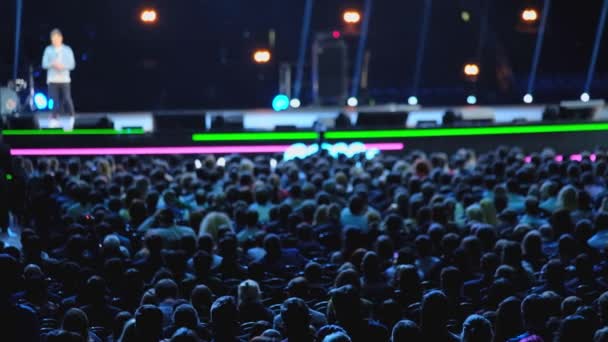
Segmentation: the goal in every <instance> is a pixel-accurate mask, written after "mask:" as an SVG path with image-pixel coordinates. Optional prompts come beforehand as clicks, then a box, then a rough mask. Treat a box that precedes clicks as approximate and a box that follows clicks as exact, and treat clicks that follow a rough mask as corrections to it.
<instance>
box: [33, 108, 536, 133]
mask: <svg viewBox="0 0 608 342" xmlns="http://www.w3.org/2000/svg"><path fill="white" fill-rule="evenodd" d="M544 108H545V106H542V105H531V106H523V105H522V106H497V107H484V106H466V107H456V108H453V109H455V110H457V111H460V112H461V113H462V114H463V116H464V117H465V119H466V118H469V119H475V118H488V117H491V118H493V119H494V120H495V122H496V123H498V124H506V123H510V122H513V121H514V120H522V121H524V120H525V121H528V122H535V121H540V120H541V119H542V113H543V110H544ZM447 109H448V108H445V107H443V108H440V107H437V108H421V107H418V106H407V105H382V106H373V107H359V108H357V109H356V110H354V109H352V108H342V107H308V108H302V109H297V110H288V111H283V112H275V111H272V110H268V109H244V110H214V109H212V110H201V111H200V113H206V114H207V115H206V118H205V120H206V121H207V122H206V124H207V125H206V126H207V127H210V126H211V120H213V117H214V116H218V115H221V116H242V118H243V126H244V128H245V130H254V131H259V130H262V131H272V130H274V129H275V127H277V126H294V127H296V128H298V129H310V128H312V126H313V124H314V122H315V121H317V120H320V121H323V122H332V121H333V120H334V119H335V118H336V116H337V115H338V114H339V113H346V114H347V115H348V116H349V117H350V119H351V122H352V123H353V124H354V123H356V121H357V117H358V115H359V113H360V112H366V113H387V112H388V113H391V112H409V116H408V120H407V124H406V125H407V127H416V124H417V123H418V122H419V121H425V122H430V121H434V122H436V123H440V122H441V119H442V117H443V114H444V113H445V111H446V110H447ZM171 112H175V113H179V111H171ZM188 112H190V113H192V112H193V111H191V110H189V111H188ZM77 116H78V117H84V116H88V117H103V116H107V117H108V118H110V119H111V120H112V121H113V122H114V125H115V128H116V129H124V128H129V127H141V128H143V129H144V131H146V132H152V131H153V130H154V118H153V116H154V113H153V112H117V113H104V112H99V113H79V114H78V115H77ZM36 119H37V120H38V122H39V127H41V128H48V127H49V115H48V113H37V114H36ZM60 123H61V126H62V127H67V125H68V123H69V121H68V118H67V117H62V118H61V119H60Z"/></svg>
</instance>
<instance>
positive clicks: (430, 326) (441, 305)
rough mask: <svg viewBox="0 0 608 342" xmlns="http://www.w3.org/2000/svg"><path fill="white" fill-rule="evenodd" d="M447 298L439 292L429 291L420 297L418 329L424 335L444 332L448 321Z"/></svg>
mask: <svg viewBox="0 0 608 342" xmlns="http://www.w3.org/2000/svg"><path fill="white" fill-rule="evenodd" d="M447 311H448V298H447V297H446V295H445V294H443V292H441V291H437V290H434V291H430V292H428V293H427V294H425V295H424V297H422V303H421V307H420V327H421V328H422V332H423V334H424V335H426V336H428V335H429V334H430V335H435V334H437V333H440V332H443V331H445V329H447V328H446V324H447V320H448V314H447Z"/></svg>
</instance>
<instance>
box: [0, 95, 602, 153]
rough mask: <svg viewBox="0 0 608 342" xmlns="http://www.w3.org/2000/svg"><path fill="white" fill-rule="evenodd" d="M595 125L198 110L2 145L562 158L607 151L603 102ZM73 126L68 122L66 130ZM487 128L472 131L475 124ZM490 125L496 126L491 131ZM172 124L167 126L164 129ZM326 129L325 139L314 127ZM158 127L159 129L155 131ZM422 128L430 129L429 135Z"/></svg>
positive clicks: (426, 112) (529, 116)
mask: <svg viewBox="0 0 608 342" xmlns="http://www.w3.org/2000/svg"><path fill="white" fill-rule="evenodd" d="M596 105H597V106H598V110H597V112H596V114H595V116H594V120H595V121H586V122H567V123H566V122H551V123H547V122H542V121H541V120H542V114H543V111H544V109H545V106H540V105H538V106H504V107H500V106H496V107H483V106H468V107H462V108H454V110H456V111H458V112H460V113H462V116H463V119H464V120H465V121H464V125H460V126H456V127H450V128H444V127H441V120H442V117H443V115H444V113H445V111H446V110H447V108H421V107H412V106H406V105H384V106H374V107H359V108H357V109H356V110H354V109H353V108H337V107H336V108H325V107H319V108H304V109H298V110H289V111H284V112H274V111H271V110H264V109H254V110H200V111H193V110H189V111H172V112H164V113H163V114H162V115H164V117H165V120H167V118H168V120H171V118H172V115H175V117H176V119H175V120H179V116H180V115H184V114H187V115H192V116H193V117H195V118H196V120H204V121H205V122H204V124H203V123H202V122H201V125H200V126H201V127H203V128H201V129H196V128H190V127H183V128H181V129H176V128H174V127H173V126H174V124H176V122H171V123H172V124H171V125H170V126H172V128H171V129H167V128H166V127H155V114H157V113H153V112H132V113H82V114H79V115H78V116H77V121H78V120H79V119H81V118H86V119H87V120H88V121H91V120H92V121H95V119H96V118H104V117H107V118H108V119H110V120H111V121H112V122H113V128H85V129H82V128H76V129H73V130H64V129H49V128H48V114H47V113H38V114H36V116H35V120H36V121H37V123H38V125H39V127H40V129H5V130H4V131H3V141H4V142H5V143H7V144H8V145H9V146H10V147H11V152H12V154H13V155H15V156H61V155H83V156H92V155H132V154H133V155H135V154H138V155H144V154H145V155H161V154H232V153H253V154H256V153H258V154H259V153H283V152H285V151H286V150H287V149H288V148H289V147H290V146H292V145H293V144H304V145H312V144H316V143H318V142H319V141H322V142H325V143H328V144H334V145H335V144H340V143H346V144H350V143H362V144H364V146H365V148H366V149H376V150H380V151H385V152H390V153H393V152H398V151H402V150H404V149H407V150H412V149H420V150H425V151H429V152H431V151H444V152H452V151H455V150H456V149H458V148H461V147H468V148H474V149H476V150H479V151H483V150H488V149H492V148H495V147H497V146H499V145H517V146H521V147H522V148H524V149H525V150H528V151H538V150H540V149H542V148H543V147H552V148H554V149H556V150H557V151H559V152H560V153H565V154H566V153H567V154H570V153H578V152H581V151H582V150H592V149H594V148H596V147H600V146H604V147H605V145H606V142H607V141H608V115H607V112H606V108H605V107H604V105H603V102H601V103H596ZM404 112H407V113H409V115H408V116H407V121H406V122H405V123H403V125H400V126H395V125H392V126H389V127H382V124H380V125H377V126H375V127H373V128H369V127H357V126H355V124H356V123H357V120H358V118H359V115H361V113H366V115H368V116H369V115H371V117H372V118H373V116H374V115H378V118H383V117H385V116H383V115H386V114H387V113H388V114H389V115H390V113H404ZM340 113H344V114H346V115H347V116H348V118H349V119H350V121H351V123H352V124H353V127H352V128H348V129H338V128H335V127H334V120H335V118H336V117H337V116H338V114H340ZM217 116H222V117H223V118H225V119H227V118H231V117H232V118H236V119H237V120H240V121H241V122H242V127H243V128H242V129H239V130H224V131H217V130H211V129H210V128H211V127H212V122H213V121H214V118H216V117H217ZM67 120H68V118H62V122H61V123H62V125H67V124H68V122H67ZM477 121H479V122H486V123H484V124H479V123H476V124H471V123H473V122H477ZM488 121H491V122H493V123H491V124H487V122H488ZM164 122H167V121H164ZM315 122H322V123H324V124H325V126H326V127H327V130H326V131H325V132H323V133H319V132H317V131H315V130H314V129H313V128H312V127H313V124H314V123H315ZM156 124H157V123H156ZM423 127H424V128H423Z"/></svg>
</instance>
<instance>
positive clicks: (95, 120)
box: [74, 116, 114, 129]
mask: <svg viewBox="0 0 608 342" xmlns="http://www.w3.org/2000/svg"><path fill="white" fill-rule="evenodd" d="M91 128H110V129H111V128H114V122H113V121H112V120H111V119H110V118H108V117H107V116H102V117H99V116H90V117H88V116H81V117H77V118H76V120H75V121H74V129H91Z"/></svg>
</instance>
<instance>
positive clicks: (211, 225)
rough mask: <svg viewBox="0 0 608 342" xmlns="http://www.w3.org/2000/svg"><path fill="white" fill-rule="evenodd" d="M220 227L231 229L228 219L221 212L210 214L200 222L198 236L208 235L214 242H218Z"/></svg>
mask: <svg viewBox="0 0 608 342" xmlns="http://www.w3.org/2000/svg"><path fill="white" fill-rule="evenodd" d="M221 227H232V224H231V221H230V217H228V215H226V214H224V213H222V212H217V211H213V212H210V213H209V214H207V215H206V216H205V218H204V219H203V221H202V222H201V226H200V230H199V235H202V234H209V235H211V237H213V240H214V241H218V239H219V230H220V228H221Z"/></svg>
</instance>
